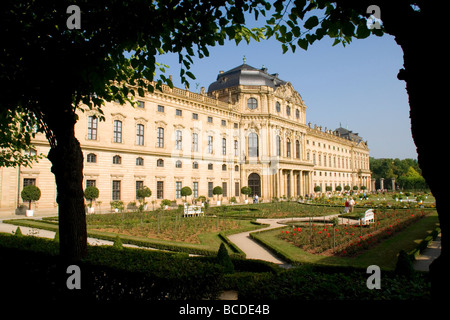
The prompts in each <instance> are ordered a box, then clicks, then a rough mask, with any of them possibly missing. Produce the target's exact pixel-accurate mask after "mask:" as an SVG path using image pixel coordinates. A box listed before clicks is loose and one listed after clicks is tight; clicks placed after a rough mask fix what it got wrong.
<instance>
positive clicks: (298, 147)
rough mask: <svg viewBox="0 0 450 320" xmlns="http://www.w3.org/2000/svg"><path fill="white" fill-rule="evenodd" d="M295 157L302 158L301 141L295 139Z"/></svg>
mask: <svg viewBox="0 0 450 320" xmlns="http://www.w3.org/2000/svg"><path fill="white" fill-rule="evenodd" d="M295 157H296V158H297V159H300V141H298V140H295Z"/></svg>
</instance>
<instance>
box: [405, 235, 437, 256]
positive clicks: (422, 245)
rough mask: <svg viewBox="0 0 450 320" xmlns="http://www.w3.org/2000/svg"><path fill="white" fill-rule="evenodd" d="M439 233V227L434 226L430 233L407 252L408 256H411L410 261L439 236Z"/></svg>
mask: <svg viewBox="0 0 450 320" xmlns="http://www.w3.org/2000/svg"><path fill="white" fill-rule="evenodd" d="M440 233H441V228H440V227H436V228H435V229H434V230H433V231H432V232H431V234H430V235H428V236H426V237H425V238H424V239H423V240H422V241H421V242H420V243H419V244H418V245H417V247H416V248H415V249H413V250H411V251H410V252H408V256H409V257H410V258H411V260H412V261H414V260H416V258H417V256H419V255H420V254H421V253H422V252H423V251H424V250H425V249H426V248H428V246H429V245H430V243H431V242H432V241H434V240H436V238H437V237H438V236H439V234H440Z"/></svg>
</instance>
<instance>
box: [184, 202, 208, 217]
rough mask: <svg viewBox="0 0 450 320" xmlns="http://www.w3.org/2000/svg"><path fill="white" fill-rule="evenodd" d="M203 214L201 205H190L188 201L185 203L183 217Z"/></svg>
mask: <svg viewBox="0 0 450 320" xmlns="http://www.w3.org/2000/svg"><path fill="white" fill-rule="evenodd" d="M203 214H204V213H203V212H202V207H201V206H188V205H187V203H185V204H184V214H183V217H190V216H200V215H203Z"/></svg>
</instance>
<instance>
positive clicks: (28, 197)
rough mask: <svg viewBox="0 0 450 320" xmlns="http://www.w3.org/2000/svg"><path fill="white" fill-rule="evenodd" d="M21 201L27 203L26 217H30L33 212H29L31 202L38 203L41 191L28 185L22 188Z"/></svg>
mask: <svg viewBox="0 0 450 320" xmlns="http://www.w3.org/2000/svg"><path fill="white" fill-rule="evenodd" d="M20 195H21V196H22V200H23V201H28V202H29V205H28V210H27V212H26V216H27V217H32V216H33V214H34V212H33V210H31V202H32V201H38V200H39V199H40V198H41V190H40V189H39V188H38V187H37V186H35V185H29V186H26V187H25V188H23V190H22V192H21V194H20Z"/></svg>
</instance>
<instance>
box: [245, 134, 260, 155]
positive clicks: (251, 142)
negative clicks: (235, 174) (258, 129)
mask: <svg viewBox="0 0 450 320" xmlns="http://www.w3.org/2000/svg"><path fill="white" fill-rule="evenodd" d="M258 155H259V150H258V135H257V134H256V133H254V132H252V133H250V134H249V135H248V156H249V157H257V156H258Z"/></svg>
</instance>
